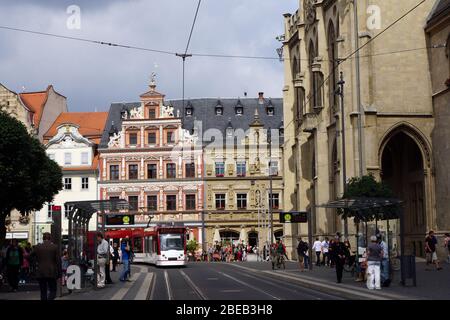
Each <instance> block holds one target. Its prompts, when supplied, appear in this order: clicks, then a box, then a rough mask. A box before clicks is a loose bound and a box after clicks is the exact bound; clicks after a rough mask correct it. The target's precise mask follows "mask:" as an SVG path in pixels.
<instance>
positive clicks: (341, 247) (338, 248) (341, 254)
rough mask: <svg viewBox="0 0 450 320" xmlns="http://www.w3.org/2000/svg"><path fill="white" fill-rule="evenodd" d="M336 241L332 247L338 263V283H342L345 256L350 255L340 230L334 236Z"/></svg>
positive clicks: (335, 261)
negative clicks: (342, 240)
mask: <svg viewBox="0 0 450 320" xmlns="http://www.w3.org/2000/svg"><path fill="white" fill-rule="evenodd" d="M334 239H335V241H334V242H333V244H332V246H331V247H330V249H331V252H332V255H333V256H332V259H333V261H334V264H335V265H336V277H337V283H342V272H343V271H344V263H345V258H346V257H348V256H349V255H350V253H349V252H348V249H347V247H346V246H345V244H344V243H343V242H341V234H340V233H339V232H338V233H336V236H335V237H334Z"/></svg>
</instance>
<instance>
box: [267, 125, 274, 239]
mask: <svg viewBox="0 0 450 320" xmlns="http://www.w3.org/2000/svg"><path fill="white" fill-rule="evenodd" d="M271 130H272V129H271V128H270V127H269V130H268V131H267V142H268V144H269V216H270V245H272V244H273V211H272V203H273V194H272V131H271Z"/></svg>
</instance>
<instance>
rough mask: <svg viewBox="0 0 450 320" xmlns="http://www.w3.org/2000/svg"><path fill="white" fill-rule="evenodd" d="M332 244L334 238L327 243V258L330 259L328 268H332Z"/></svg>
mask: <svg viewBox="0 0 450 320" xmlns="http://www.w3.org/2000/svg"><path fill="white" fill-rule="evenodd" d="M333 246H334V239H331V240H330V243H329V245H328V259H329V260H330V268H334V259H333Z"/></svg>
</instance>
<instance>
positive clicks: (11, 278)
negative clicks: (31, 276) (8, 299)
mask: <svg viewBox="0 0 450 320" xmlns="http://www.w3.org/2000/svg"><path fill="white" fill-rule="evenodd" d="M5 261H6V275H7V278H8V284H9V286H10V287H11V291H13V292H16V291H17V289H18V286H19V271H20V267H21V266H22V264H23V252H22V248H20V247H19V245H18V241H17V239H13V240H12V241H11V245H10V246H9V247H8V249H7V250H6V257H5Z"/></svg>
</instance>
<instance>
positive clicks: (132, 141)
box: [128, 132, 137, 146]
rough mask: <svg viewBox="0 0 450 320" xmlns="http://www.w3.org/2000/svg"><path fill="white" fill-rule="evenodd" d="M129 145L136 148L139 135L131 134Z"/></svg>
mask: <svg viewBox="0 0 450 320" xmlns="http://www.w3.org/2000/svg"><path fill="white" fill-rule="evenodd" d="M128 139H129V140H128V143H129V144H130V146H135V145H137V133H136V132H131V133H130V134H129V136H128Z"/></svg>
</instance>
